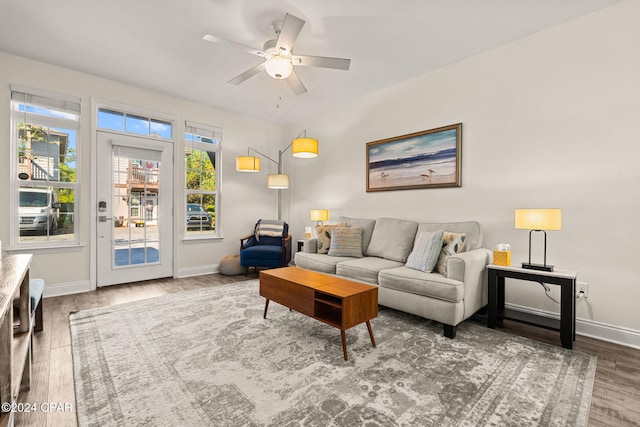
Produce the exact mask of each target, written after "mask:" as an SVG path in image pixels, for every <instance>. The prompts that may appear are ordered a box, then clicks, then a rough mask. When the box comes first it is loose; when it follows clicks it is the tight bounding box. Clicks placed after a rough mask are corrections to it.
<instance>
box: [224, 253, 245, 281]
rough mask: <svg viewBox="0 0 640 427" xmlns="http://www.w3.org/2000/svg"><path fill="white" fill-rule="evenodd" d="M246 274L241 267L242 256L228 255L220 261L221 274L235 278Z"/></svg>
mask: <svg viewBox="0 0 640 427" xmlns="http://www.w3.org/2000/svg"><path fill="white" fill-rule="evenodd" d="M243 273H244V267H243V266H241V265H240V254H235V255H227V256H226V257H224V258H222V261H220V274H223V275H225V276H235V275H238V274H243Z"/></svg>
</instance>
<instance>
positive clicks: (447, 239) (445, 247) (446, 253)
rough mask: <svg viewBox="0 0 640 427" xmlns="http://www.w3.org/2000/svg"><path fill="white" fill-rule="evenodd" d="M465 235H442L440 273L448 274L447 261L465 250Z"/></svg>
mask: <svg viewBox="0 0 640 427" xmlns="http://www.w3.org/2000/svg"><path fill="white" fill-rule="evenodd" d="M464 239H465V234H464V233H450V232H448V231H445V232H444V233H442V250H441V251H440V257H439V258H438V264H437V265H438V268H437V270H438V273H440V274H445V275H446V274H447V259H449V257H450V256H451V255H455V254H459V253H460V252H462V251H463V250H464Z"/></svg>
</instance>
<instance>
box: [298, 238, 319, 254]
mask: <svg viewBox="0 0 640 427" xmlns="http://www.w3.org/2000/svg"><path fill="white" fill-rule="evenodd" d="M302 252H307V253H310V254H315V253H317V252H318V239H317V238H315V237H313V238H310V239H304V243H303V244H302Z"/></svg>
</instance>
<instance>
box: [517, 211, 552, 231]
mask: <svg viewBox="0 0 640 427" xmlns="http://www.w3.org/2000/svg"><path fill="white" fill-rule="evenodd" d="M515 223H516V228H519V229H524V230H561V229H562V210H561V209H516V215H515Z"/></svg>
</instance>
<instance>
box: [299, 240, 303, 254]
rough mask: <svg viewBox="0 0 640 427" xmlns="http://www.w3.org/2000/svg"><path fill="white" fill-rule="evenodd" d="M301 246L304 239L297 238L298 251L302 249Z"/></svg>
mask: <svg viewBox="0 0 640 427" xmlns="http://www.w3.org/2000/svg"><path fill="white" fill-rule="evenodd" d="M303 246H304V240H298V252H300V251H301V250H302V247H303Z"/></svg>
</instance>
